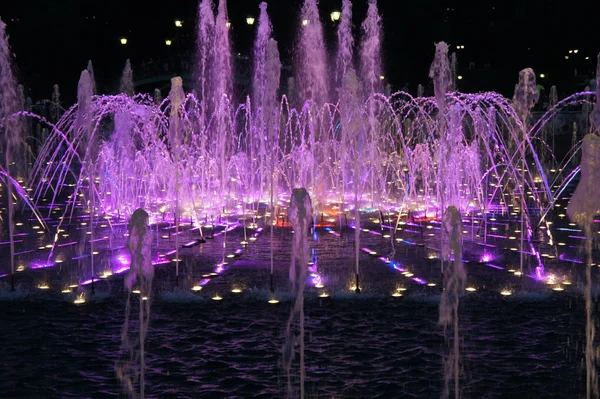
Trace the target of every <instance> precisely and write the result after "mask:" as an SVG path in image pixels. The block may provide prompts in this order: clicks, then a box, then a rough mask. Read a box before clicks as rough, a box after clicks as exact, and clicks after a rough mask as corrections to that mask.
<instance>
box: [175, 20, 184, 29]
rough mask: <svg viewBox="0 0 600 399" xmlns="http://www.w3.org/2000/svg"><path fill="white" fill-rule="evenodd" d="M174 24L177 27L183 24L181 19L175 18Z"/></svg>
mask: <svg viewBox="0 0 600 399" xmlns="http://www.w3.org/2000/svg"><path fill="white" fill-rule="evenodd" d="M175 26H176V27H178V28H181V27H182V26H183V21H181V20H179V19H176V20H175Z"/></svg>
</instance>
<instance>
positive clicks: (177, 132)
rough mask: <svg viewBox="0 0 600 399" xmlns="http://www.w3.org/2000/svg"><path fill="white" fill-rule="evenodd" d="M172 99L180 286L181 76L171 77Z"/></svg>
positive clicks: (176, 251) (171, 140)
mask: <svg viewBox="0 0 600 399" xmlns="http://www.w3.org/2000/svg"><path fill="white" fill-rule="evenodd" d="M169 99H170V100H171V115H170V123H169V143H170V144H171V151H172V153H173V156H174V158H175V160H174V161H175V211H174V212H175V215H174V216H175V284H176V285H177V286H179V225H180V217H181V211H180V209H179V207H180V205H179V195H180V192H179V163H180V158H181V145H182V143H181V129H180V126H179V120H180V117H179V113H180V110H179V108H180V107H181V104H182V103H183V100H184V99H185V93H184V92H183V81H182V80H181V78H180V77H174V78H172V79H171V91H170V92H169Z"/></svg>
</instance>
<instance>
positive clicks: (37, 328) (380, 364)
mask: <svg viewBox="0 0 600 399" xmlns="http://www.w3.org/2000/svg"><path fill="white" fill-rule="evenodd" d="M189 298H191V296H189V295H188V294H181V295H179V294H170V295H158V297H156V298H153V303H152V316H151V322H150V331H149V335H148V337H149V338H148V343H147V353H146V356H147V375H146V382H147V383H146V393H147V395H146V396H147V397H153V398H282V397H285V396H286V389H287V388H286V387H287V377H286V373H285V371H284V370H283V369H282V368H281V367H280V359H281V355H280V353H281V352H280V351H281V347H282V345H283V342H284V337H283V329H284V326H285V322H286V320H287V317H288V314H289V310H290V306H291V303H290V302H281V303H279V304H277V305H269V304H268V303H266V295H265V293H254V294H253V293H251V292H246V293H243V294H241V297H239V298H237V299H235V300H233V299H231V298H225V300H224V301H222V302H214V301H210V300H208V301H207V300H202V299H196V300H194V301H190V300H188V299H189ZM438 300H439V298H438V297H437V296H435V295H433V294H432V295H422V294H414V295H412V296H411V295H408V296H406V297H404V298H398V299H396V298H377V297H368V296H363V297H362V298H360V299H352V298H351V297H350V296H346V297H344V296H333V297H331V298H328V299H323V300H321V299H319V298H316V297H314V296H313V297H312V298H310V299H308V300H307V303H306V314H307V324H306V376H307V382H306V390H307V392H308V394H309V397H319V398H321V397H322V398H435V397H439V396H440V393H441V390H442V387H443V370H442V356H444V355H445V354H446V353H447V344H446V343H445V340H444V333H443V331H442V329H441V327H439V326H438V324H437V317H438V313H437V312H438V310H437V308H438ZM124 308H125V306H124V302H123V300H122V299H121V297H120V296H118V295H117V296H106V297H104V298H103V299H99V300H97V301H96V302H93V301H92V302H89V303H86V304H85V305H84V306H74V305H73V304H72V303H70V302H66V301H64V300H60V299H48V298H43V297H42V296H39V294H32V295H30V296H29V297H27V298H25V299H19V300H0V336H1V337H2V344H1V345H0V365H1V367H0V397H2V398H109V397H121V396H122V394H121V387H120V384H119V382H118V380H117V378H116V377H115V362H116V361H117V360H118V359H119V347H120V331H121V325H122V323H123V319H124ZM134 313H135V309H134ZM460 313H461V319H460V324H461V338H462V351H463V352H462V353H463V367H462V369H463V370H462V375H463V378H462V381H461V384H462V387H463V388H462V395H463V397H465V398H577V397H583V396H584V395H585V383H584V381H583V378H584V373H585V369H584V368H583V365H584V362H583V348H584V342H585V336H584V335H583V334H584V325H583V314H584V309H583V303H582V301H581V299H579V298H577V297H575V296H566V295H555V294H536V293H530V294H519V295H513V296H512V297H509V298H502V297H500V296H499V295H484V294H477V293H476V294H474V295H469V296H467V297H465V299H464V300H463V303H462V307H461V309H460ZM296 360H297V359H296ZM292 371H293V373H292V374H293V375H292V384H293V385H294V387H295V388H297V386H298V380H297V374H298V362H297V361H295V363H294V366H293V370H292Z"/></svg>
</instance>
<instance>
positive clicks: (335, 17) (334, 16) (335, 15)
mask: <svg viewBox="0 0 600 399" xmlns="http://www.w3.org/2000/svg"><path fill="white" fill-rule="evenodd" d="M341 16H342V13H341V12H339V11H334V12H332V13H331V20H332V21H333V22H335V21H339V20H340V18H341Z"/></svg>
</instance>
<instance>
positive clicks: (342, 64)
mask: <svg viewBox="0 0 600 399" xmlns="http://www.w3.org/2000/svg"><path fill="white" fill-rule="evenodd" d="M337 42H338V43H337V45H338V48H337V55H336V74H335V82H336V85H337V87H341V86H342V80H343V79H344V76H346V73H348V71H349V70H350V69H353V66H354V36H352V2H351V1H350V0H343V1H342V15H341V19H340V24H339V25H338V30H337Z"/></svg>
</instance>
